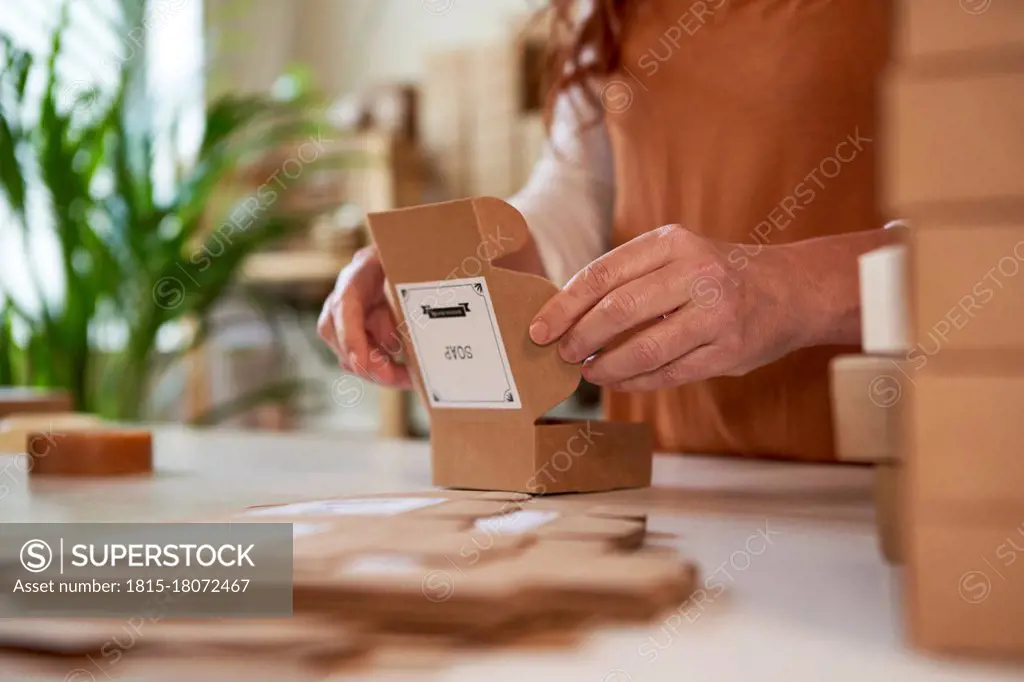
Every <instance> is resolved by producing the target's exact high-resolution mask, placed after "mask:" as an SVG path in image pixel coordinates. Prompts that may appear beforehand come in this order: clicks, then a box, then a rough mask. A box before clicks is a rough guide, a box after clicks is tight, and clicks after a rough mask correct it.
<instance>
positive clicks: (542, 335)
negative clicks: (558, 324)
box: [530, 320, 548, 343]
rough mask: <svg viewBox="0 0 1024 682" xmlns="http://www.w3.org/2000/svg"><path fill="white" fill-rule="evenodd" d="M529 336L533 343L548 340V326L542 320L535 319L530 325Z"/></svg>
mask: <svg viewBox="0 0 1024 682" xmlns="http://www.w3.org/2000/svg"><path fill="white" fill-rule="evenodd" d="M530 338H531V339H533V342H534V343H544V342H545V341H547V340H548V326H547V324H545V323H544V321H543V320H536V321H535V322H534V323H533V324H531V325H530Z"/></svg>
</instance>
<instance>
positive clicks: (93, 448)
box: [25, 429, 153, 476]
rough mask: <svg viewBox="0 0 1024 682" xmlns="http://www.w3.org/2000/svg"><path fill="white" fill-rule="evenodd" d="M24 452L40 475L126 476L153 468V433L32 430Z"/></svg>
mask: <svg viewBox="0 0 1024 682" xmlns="http://www.w3.org/2000/svg"><path fill="white" fill-rule="evenodd" d="M25 452H26V453H28V456H29V457H30V458H31V461H32V467H31V469H30V471H31V473H32V474H34V475H38V476H124V475H132V474H144V473H150V472H152V471H153V436H152V434H151V433H150V432H149V431H146V430H143V429H83V430H78V431H73V430H69V431H66V432H60V433H54V432H49V431H47V432H33V433H30V434H29V435H28V437H27V440H26V443H25Z"/></svg>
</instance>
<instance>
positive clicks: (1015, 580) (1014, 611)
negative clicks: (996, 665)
mask: <svg viewBox="0 0 1024 682" xmlns="http://www.w3.org/2000/svg"><path fill="white" fill-rule="evenodd" d="M908 540H909V542H908V545H907V550H908V554H907V581H906V598H907V607H908V609H907V613H908V618H909V628H908V631H909V635H910V638H911V641H912V642H913V643H914V644H915V645H916V646H919V647H922V648H925V649H928V650H930V651H939V652H947V653H954V654H984V655H994V656H1000V657H1003V656H1006V657H1014V658H1020V657H1022V656H1024V517H1021V516H1016V517H1006V518H1005V519H1004V522H999V521H997V520H992V521H990V522H989V523H988V524H985V525H972V524H957V523H927V522H920V523H917V524H916V525H915V527H914V530H913V532H912V533H911V535H910V537H909V538H908Z"/></svg>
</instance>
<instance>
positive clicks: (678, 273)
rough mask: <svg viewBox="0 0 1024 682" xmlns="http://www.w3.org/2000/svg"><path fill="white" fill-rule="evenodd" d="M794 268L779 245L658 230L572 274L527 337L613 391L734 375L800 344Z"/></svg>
mask: <svg viewBox="0 0 1024 682" xmlns="http://www.w3.org/2000/svg"><path fill="white" fill-rule="evenodd" d="M755 251H756V253H755ZM854 263H855V259H854ZM798 265H799V263H798V262H797V259H794V258H793V254H792V252H791V250H790V249H788V248H787V246H786V245H782V246H758V245H748V246H741V245H738V244H722V243H716V242H713V241H711V240H709V239H706V238H704V237H701V236H699V235H697V234H694V233H693V232H690V231H689V230H686V229H684V228H683V227H680V226H679V225H668V226H665V227H661V228H659V229H657V230H655V231H653V232H649V233H646V234H643V235H641V236H639V237H637V238H636V239H633V240H632V241H630V242H628V243H626V244H623V245H622V246H620V247H618V248H616V249H614V250H613V251H611V252H609V253H607V254H605V255H604V256H602V257H601V258H599V259H597V260H596V261H594V262H593V263H591V264H590V265H589V266H587V267H586V268H585V269H584V270H583V271H582V272H580V273H579V274H577V275H576V276H575V277H574V278H573V279H572V280H571V281H570V282H569V283H568V284H567V285H566V286H565V288H564V289H563V290H562V291H560V292H559V293H558V294H556V295H555V296H554V297H552V298H551V300H550V301H548V303H547V304H546V305H545V306H544V307H543V308H542V309H541V311H540V312H539V313H538V314H537V316H536V318H535V319H534V321H533V324H532V325H531V327H530V336H531V337H532V338H533V340H534V341H535V342H536V343H540V344H548V343H551V342H554V341H556V340H559V339H560V341H559V351H560V353H561V355H562V357H563V358H564V359H565V360H566V361H568V362H582V361H584V360H586V362H585V364H584V367H583V376H584V377H585V378H586V379H587V380H588V381H590V382H591V383H594V384H598V385H603V386H609V387H611V388H614V389H616V390H623V391H647V390H653V389H658V388H666V387H669V386H677V385H679V384H684V383H687V382H691V381H697V380H700V379H705V378H708V377H714V376H721V375H731V376H738V375H742V374H745V373H747V372H749V371H751V370H753V369H755V368H757V367H760V366H761V365H764V364H767V363H769V362H771V361H773V360H776V359H777V358H780V357H782V356H783V355H785V354H787V353H789V352H790V351H793V350H795V349H797V348H799V347H801V346H802V345H805V344H807V343H809V342H810V340H811V336H810V334H811V331H810V326H811V325H810V323H809V321H808V319H807V317H808V316H807V313H808V312H810V311H809V310H808V296H806V295H805V292H807V291H808V290H809V288H811V287H813V284H812V283H811V281H810V280H812V279H813V278H808V277H807V276H806V273H804V272H802V271H801V270H800V269H799V267H797V266H798ZM810 314H811V315H812V316H813V315H814V313H813V312H810ZM645 324H649V326H648V327H646V328H644V329H642V330H641V331H638V332H636V333H635V334H633V335H632V336H631V337H630V338H628V339H627V340H626V341H625V342H623V343H621V345H614V344H613V341H615V340H616V337H618V336H619V335H620V334H622V333H623V332H627V331H629V330H633V329H635V328H637V327H641V326H643V325H645ZM603 349H605V350H603Z"/></svg>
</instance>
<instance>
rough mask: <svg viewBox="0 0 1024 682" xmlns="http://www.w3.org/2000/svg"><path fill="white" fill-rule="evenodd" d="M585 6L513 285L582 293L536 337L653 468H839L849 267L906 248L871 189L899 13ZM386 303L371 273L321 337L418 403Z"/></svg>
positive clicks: (552, 308)
mask: <svg viewBox="0 0 1024 682" xmlns="http://www.w3.org/2000/svg"><path fill="white" fill-rule="evenodd" d="M572 4H573V3H572V2H571V0H554V2H553V5H554V8H553V11H554V12H555V13H556V18H557V21H556V26H560V27H563V28H565V27H568V26H570V25H571V24H570V18H571V14H570V13H571V10H572V7H571V5H572ZM593 4H594V5H595V6H594V8H593V9H592V10H591V11H590V12H589V14H588V15H587V16H586V17H584V19H583V20H582V22H581V23H580V24H579V30H578V31H575V32H573V33H572V38H571V39H570V40H569V41H568V42H567V43H564V48H563V49H562V50H561V52H560V54H558V61H559V64H560V68H559V70H557V71H555V73H558V74H561V76H560V77H559V78H558V79H557V81H556V83H555V87H554V89H553V92H552V98H551V101H550V104H551V106H550V110H551V112H552V116H551V142H552V145H551V147H552V148H551V149H549V150H548V151H547V152H546V153H545V156H544V157H543V159H542V160H541V161H540V162H539V163H538V165H537V167H536V168H535V169H534V172H533V175H532V177H531V179H530V181H529V183H528V184H527V186H526V187H525V188H523V190H522V191H521V192H520V193H519V194H518V195H516V196H515V197H513V198H512V199H511V203H513V204H514V205H515V206H516V207H517V208H518V209H519V210H520V211H521V212H522V213H523V215H524V216H525V217H526V220H527V223H528V225H529V227H530V231H531V234H532V235H533V244H532V246H531V247H530V248H528V249H525V250H523V251H522V252H520V253H517V254H515V256H514V260H513V258H512V257H510V258H508V259H506V260H505V261H503V262H502V263H501V265H503V266H505V267H514V268H517V269H521V270H525V271H529V272H534V273H538V274H544V275H546V276H548V277H550V278H551V279H553V280H555V281H556V282H557V283H558V284H560V285H562V284H563V283H565V282H566V281H568V283H567V284H565V286H564V288H563V289H562V291H561V292H559V293H558V294H557V295H556V296H555V297H553V298H552V299H551V300H550V301H549V302H548V303H547V304H546V305H545V306H544V308H543V309H542V310H541V311H540V313H539V314H538V315H537V317H536V319H535V320H534V322H533V325H532V327H531V329H530V335H531V337H532V338H533V339H534V341H536V342H537V343H542V344H548V343H557V344H558V345H559V349H560V352H561V354H562V356H563V357H564V358H565V359H566V360H568V361H571V362H584V369H583V373H584V376H585V377H586V378H587V379H588V380H589V381H591V382H592V383H595V384H598V385H600V386H603V387H604V388H605V400H604V403H605V407H606V411H607V413H608V416H609V418H612V419H626V420H633V421H637V420H644V421H647V422H649V423H650V424H651V425H652V427H653V428H654V431H655V434H656V441H657V447H658V448H659V449H660V450H665V451H679V452H699V453H739V454H745V455H754V456H773V457H785V458H796V459H806V460H828V459H833V457H834V455H833V451H832V431H831V425H830V407H829V394H828V363H829V360H830V359H831V358H832V357H833V356H834V355H836V354H837V353H838V352H842V351H843V350H849V349H844V348H843V346H844V345H851V346H853V345H856V344H857V343H858V342H859V335H860V323H859V309H860V306H859V302H858V283H857V256H858V255H860V254H862V253H864V252H866V251H870V250H871V249H874V248H878V247H880V246H883V245H885V244H886V243H889V242H891V241H892V240H893V239H894V234H893V233H892V232H890V231H886V230H885V229H883V226H884V224H885V218H884V216H883V215H882V214H881V213H880V211H879V209H878V207H877V204H878V202H877V197H876V189H877V188H876V173H875V157H876V149H877V146H878V142H877V139H876V134H875V133H876V124H875V117H876V105H877V92H876V90H877V88H876V85H877V81H878V77H879V75H880V72H881V70H882V68H883V66H884V65H885V63H886V59H887V56H888V39H889V19H890V17H889V5H890V2H889V0H596V2H594V3H593ZM383 282H384V275H383V272H382V270H381V266H380V262H379V260H378V259H377V256H376V254H375V252H374V250H373V249H372V248H370V249H368V250H365V251H363V252H362V253H360V254H359V256H358V257H357V258H356V259H355V261H354V262H353V263H352V264H351V265H350V266H348V267H347V268H345V269H344V270H343V271H342V273H341V274H340V276H339V278H338V284H337V287H336V289H335V291H334V292H333V293H332V294H331V296H330V297H329V298H328V299H327V302H326V304H325V306H324V311H323V313H322V315H321V319H320V323H319V329H320V334H321V336H322V337H323V338H324V339H325V340H326V341H327V343H328V344H330V345H331V346H332V347H333V348H334V350H335V351H336V352H337V354H338V356H339V358H340V361H341V366H342V367H343V368H344V369H346V370H348V371H355V372H358V373H360V374H361V375H363V376H365V377H367V378H369V379H372V380H374V381H378V382H381V383H384V384H389V385H399V386H403V385H408V384H409V375H408V373H407V371H406V369H405V368H404V367H403V366H401V365H398V364H395V363H394V362H391V361H389V360H386V359H385V360H383V361H380V362H376V363H371V358H370V350H371V348H372V347H374V346H375V345H377V344H379V343H380V342H381V341H383V340H386V339H388V338H389V337H390V335H391V333H392V331H393V330H394V326H395V322H394V320H393V319H392V318H391V315H390V312H389V311H388V307H387V304H386V302H385V300H384V297H383ZM626 332H629V334H625V333H626ZM378 355H379V354H374V357H377V356H378Z"/></svg>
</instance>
